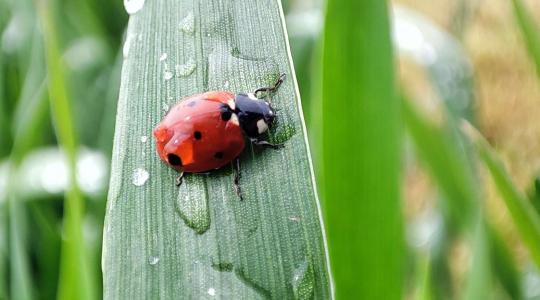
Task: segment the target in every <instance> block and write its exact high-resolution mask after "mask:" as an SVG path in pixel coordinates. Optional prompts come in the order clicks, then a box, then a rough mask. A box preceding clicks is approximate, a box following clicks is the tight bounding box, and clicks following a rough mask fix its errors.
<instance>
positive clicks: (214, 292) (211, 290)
mask: <svg viewBox="0 0 540 300" xmlns="http://www.w3.org/2000/svg"><path fill="white" fill-rule="evenodd" d="M208 295H210V296H215V295H216V289H215V288H209V289H208Z"/></svg>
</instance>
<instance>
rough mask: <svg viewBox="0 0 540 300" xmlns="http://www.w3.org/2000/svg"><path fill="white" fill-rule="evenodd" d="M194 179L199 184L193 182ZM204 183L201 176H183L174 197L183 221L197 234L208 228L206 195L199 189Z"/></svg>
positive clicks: (208, 213)
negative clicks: (176, 194)
mask: <svg viewBox="0 0 540 300" xmlns="http://www.w3.org/2000/svg"><path fill="white" fill-rule="evenodd" d="M174 142H175V141H173V144H174ZM195 181H198V183H200V184H195ZM204 184H206V183H205V182H204V179H203V178H201V177H194V176H190V177H187V178H184V183H183V184H182V185H181V186H180V190H179V192H178V197H177V199H176V208H177V211H178V214H179V215H180V217H181V218H182V220H184V223H185V224H186V225H187V226H188V227H190V228H192V229H193V230H195V232H197V233H198V234H203V233H205V232H206V231H207V230H208V228H210V211H209V208H208V195H207V194H206V193H205V192H203V191H201V190H200V187H201V186H202V185H204Z"/></svg>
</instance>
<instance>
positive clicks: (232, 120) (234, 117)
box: [229, 114, 240, 126]
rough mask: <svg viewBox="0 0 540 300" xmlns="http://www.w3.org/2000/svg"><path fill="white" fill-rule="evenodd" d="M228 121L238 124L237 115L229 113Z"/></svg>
mask: <svg viewBox="0 0 540 300" xmlns="http://www.w3.org/2000/svg"><path fill="white" fill-rule="evenodd" d="M229 122H232V123H233V124H234V125H236V126H240V122H239V121H238V116H237V115H236V114H232V115H231V119H230V120H229Z"/></svg>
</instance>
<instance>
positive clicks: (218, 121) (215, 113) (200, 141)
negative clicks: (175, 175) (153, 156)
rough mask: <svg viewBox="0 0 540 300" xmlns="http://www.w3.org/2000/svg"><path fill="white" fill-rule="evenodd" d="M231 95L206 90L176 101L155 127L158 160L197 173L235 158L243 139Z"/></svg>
mask: <svg viewBox="0 0 540 300" xmlns="http://www.w3.org/2000/svg"><path fill="white" fill-rule="evenodd" d="M234 98H235V97H234V95H233V94H232V93H229V92H208V93H204V94H200V95H195V96H191V97H188V98H186V99H184V100H183V101H181V102H180V103H178V104H176V105H175V106H174V107H173V108H172V109H171V110H170V111H169V113H168V114H167V115H166V116H165V118H163V121H161V123H160V124H159V125H158V126H157V127H156V129H155V130H154V136H155V137H156V140H157V150H158V154H159V156H160V157H161V159H162V160H164V161H165V162H167V163H168V164H169V165H171V167H173V168H175V169H176V170H178V171H183V172H187V173H199V172H207V171H210V170H213V169H218V168H221V167H223V166H224V165H226V164H227V163H229V162H231V161H232V160H233V159H235V158H236V157H238V155H240V153H242V150H244V147H245V142H244V135H243V133H242V128H241V127H240V124H239V121H238V116H237V115H236V114H235V113H234V109H235V103H234Z"/></svg>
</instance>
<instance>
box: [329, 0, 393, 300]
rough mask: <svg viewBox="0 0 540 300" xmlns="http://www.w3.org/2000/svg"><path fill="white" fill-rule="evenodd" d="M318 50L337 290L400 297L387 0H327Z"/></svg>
mask: <svg viewBox="0 0 540 300" xmlns="http://www.w3.org/2000/svg"><path fill="white" fill-rule="evenodd" d="M323 53H324V55H323V80H322V81H323V110H322V111H323V149H322V151H323V152H322V157H323V173H324V174H323V176H324V187H323V189H324V203H325V217H326V220H327V222H328V234H329V235H328V237H329V246H330V247H329V248H330V257H331V258H332V270H333V274H334V279H335V283H336V295H337V297H338V298H343V299H400V298H401V296H402V285H403V276H402V274H403V267H404V266H403V261H404V248H403V228H402V216H401V209H400V196H399V194H400V193H399V181H400V175H399V174H400V152H401V151H400V150H401V147H400V128H399V124H400V114H399V101H398V100H399V99H398V97H397V92H396V89H395V78H394V65H393V59H392V47H391V41H390V31H389V21H388V7H387V3H386V1H380V0H365V1H357V0H349V1H329V2H328V6H327V12H326V28H325V33H324V51H323Z"/></svg>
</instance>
